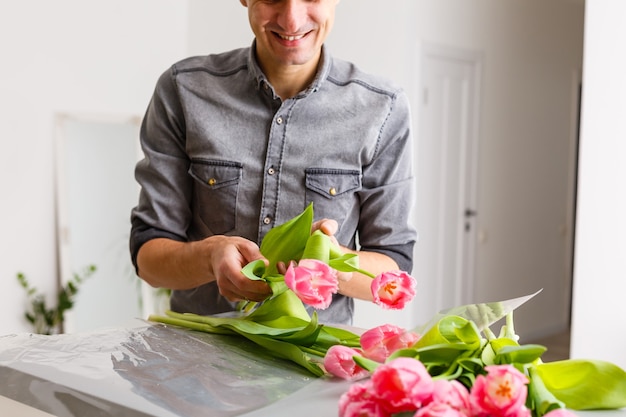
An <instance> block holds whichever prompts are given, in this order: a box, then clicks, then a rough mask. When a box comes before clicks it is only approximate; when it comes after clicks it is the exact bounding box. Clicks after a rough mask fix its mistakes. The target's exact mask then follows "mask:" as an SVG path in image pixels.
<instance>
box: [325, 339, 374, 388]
mask: <svg viewBox="0 0 626 417" xmlns="http://www.w3.org/2000/svg"><path fill="white" fill-rule="evenodd" d="M354 356H361V351H359V350H357V349H352V348H350V347H347V346H343V345H333V346H331V347H330V349H328V351H327V352H326V356H324V368H325V369H326V371H327V372H329V373H331V374H332V375H334V376H336V377H339V378H342V379H347V380H355V379H361V378H365V377H368V376H369V372H368V371H367V370H365V369H363V368H361V367H360V366H359V365H357V364H356V362H355V361H354Z"/></svg>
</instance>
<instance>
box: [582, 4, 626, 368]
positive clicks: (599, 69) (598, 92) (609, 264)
mask: <svg viewBox="0 0 626 417" xmlns="http://www.w3.org/2000/svg"><path fill="white" fill-rule="evenodd" d="M624 16H626V3H625V2H623V1H621V0H613V1H604V2H598V1H590V2H588V3H587V13H586V31H585V66H584V90H583V99H584V102H583V113H582V135H581V136H582V137H581V158H580V177H579V184H580V187H579V198H578V223H577V238H576V264H575V276H574V300H573V307H574V309H573V316H572V346H571V356H572V357H574V358H594V359H603V360H608V361H611V362H614V363H616V364H618V365H619V366H621V367H622V368H623V369H626V333H625V330H626V314H625V313H624V297H625V296H624V294H626V256H625V255H626V245H625V244H624V236H626V217H625V213H626V192H624V189H625V186H624V185H625V180H626V126H625V125H624V114H625V112H626V81H625V80H624V74H626V50H624V48H618V47H616V45H618V44H622V43H623V42H624V40H626V26H625V25H624V19H623V17H624Z"/></svg>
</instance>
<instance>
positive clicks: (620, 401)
mask: <svg viewBox="0 0 626 417" xmlns="http://www.w3.org/2000/svg"><path fill="white" fill-rule="evenodd" d="M535 373H536V375H539V377H540V378H541V380H542V381H543V383H544V385H545V387H546V388H547V389H548V390H549V391H550V392H551V393H552V394H553V395H554V396H555V397H556V398H557V399H558V400H560V401H562V402H563V403H565V405H566V406H567V408H570V409H573V410H592V409H615V408H622V407H626V372H624V370H623V369H621V368H620V367H619V366H617V365H615V364H613V363H610V362H605V361H600V360H585V359H567V360H562V361H556V362H547V363H543V364H540V365H537V366H536V367H535Z"/></svg>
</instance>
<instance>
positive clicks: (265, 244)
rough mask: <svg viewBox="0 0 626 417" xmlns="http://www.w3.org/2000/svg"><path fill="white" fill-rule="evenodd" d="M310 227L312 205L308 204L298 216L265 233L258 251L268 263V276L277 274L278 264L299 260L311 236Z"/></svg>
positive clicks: (311, 222) (311, 223)
mask: <svg viewBox="0 0 626 417" xmlns="http://www.w3.org/2000/svg"><path fill="white" fill-rule="evenodd" d="M312 225H313V204H309V206H308V207H307V208H306V209H305V210H304V211H303V212H302V213H301V214H300V215H298V216H296V217H294V218H293V219H291V220H289V221H287V222H285V223H283V224H281V225H280V226H276V227H273V228H272V229H271V230H270V231H269V232H267V234H266V235H265V237H264V238H263V241H262V242H261V247H260V249H261V253H262V254H263V256H265V257H266V258H267V259H268V261H269V266H268V268H267V273H268V274H276V273H277V272H278V270H277V267H276V264H277V263H278V262H284V263H289V262H290V261H292V260H299V259H301V257H302V253H303V252H304V248H305V246H306V243H307V241H308V239H309V236H311V226H312Z"/></svg>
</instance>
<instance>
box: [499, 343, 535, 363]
mask: <svg viewBox="0 0 626 417" xmlns="http://www.w3.org/2000/svg"><path fill="white" fill-rule="evenodd" d="M499 340H502V339H499ZM504 340H510V339H504ZM546 350H547V348H546V347H545V346H541V345H533V344H527V345H518V344H517V343H515V342H514V344H510V345H506V346H502V347H501V348H499V349H497V350H496V352H497V353H496V357H495V359H494V360H495V363H497V364H514V363H520V364H528V363H532V362H534V361H536V360H537V359H539V358H540V357H541V355H543V353H544V352H545V351H546Z"/></svg>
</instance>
